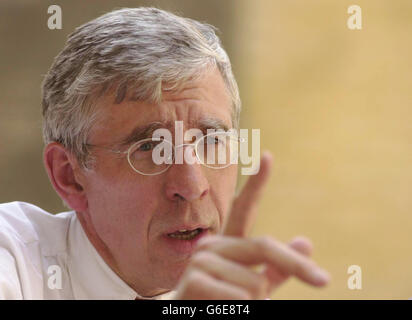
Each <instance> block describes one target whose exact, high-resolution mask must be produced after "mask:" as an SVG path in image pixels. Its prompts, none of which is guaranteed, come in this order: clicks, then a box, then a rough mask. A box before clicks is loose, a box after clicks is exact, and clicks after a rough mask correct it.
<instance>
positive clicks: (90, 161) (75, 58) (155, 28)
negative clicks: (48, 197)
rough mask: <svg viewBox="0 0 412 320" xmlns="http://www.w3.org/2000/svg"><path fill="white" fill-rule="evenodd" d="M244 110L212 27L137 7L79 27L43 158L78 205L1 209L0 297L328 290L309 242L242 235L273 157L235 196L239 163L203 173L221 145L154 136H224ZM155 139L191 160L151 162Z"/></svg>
mask: <svg viewBox="0 0 412 320" xmlns="http://www.w3.org/2000/svg"><path fill="white" fill-rule="evenodd" d="M239 113H240V99H239V93H238V89H237V85H236V81H235V79H234V77H233V74H232V71H231V65H230V61H229V59H228V57H227V55H226V53H225V51H224V50H223V48H222V47H221V45H220V41H219V39H218V37H217V36H216V35H215V32H214V29H213V28H212V27H211V26H209V25H206V24H201V23H199V22H197V21H194V20H191V19H185V18H182V17H178V16H175V15H173V14H171V13H168V12H165V11H162V10H159V9H154V8H138V9H121V10H117V11H113V12H110V13H108V14H105V15H103V16H101V17H99V18H97V19H95V20H93V21H90V22H88V23H86V24H85V25H82V26H80V27H79V28H77V29H76V30H75V31H74V32H73V33H72V34H71V35H70V36H69V38H68V41H67V44H66V46H65V47H64V49H63V50H62V52H61V53H60V54H59V55H58V56H57V57H56V59H55V61H54V63H53V65H52V67H51V68H50V70H49V72H48V74H47V75H46V77H45V80H44V84H43V116H44V131H43V132H44V139H45V143H46V147H45V150H44V163H45V167H46V170H47V173H48V176H49V178H50V181H51V183H52V185H53V187H54V189H55V190H56V192H57V193H58V194H59V196H60V197H61V198H62V199H63V200H64V202H65V204H66V205H67V206H69V207H70V208H71V209H72V210H73V211H70V212H65V213H61V214H58V215H51V214H48V213H46V212H44V211H42V210H41V209H39V208H37V207H35V206H33V205H30V204H27V203H21V202H14V203H7V204H2V205H0V262H1V263H0V297H1V298H3V299H161V298H176V299H264V298H267V297H268V296H269V294H270V293H271V292H272V291H273V290H274V289H275V288H276V287H278V286H279V285H280V284H281V283H282V282H283V281H285V280H286V279H287V278H288V277H289V276H290V275H293V276H296V277H298V278H299V279H300V280H302V281H304V282H306V283H308V284H310V285H313V286H323V285H325V284H326V283H327V282H328V274H327V273H326V272H325V271H323V270H322V269H320V268H319V267H318V266H317V265H316V264H315V263H314V262H312V261H311V260H310V259H309V258H308V256H309V255H310V252H311V245H310V243H309V241H308V240H306V239H303V238H297V239H295V240H294V241H292V242H291V243H290V244H289V245H285V244H282V243H280V242H278V241H276V240H274V239H272V238H270V237H263V238H246V237H245V236H246V235H247V233H248V231H249V229H250V227H251V224H252V223H253V220H254V219H255V216H256V205H257V201H258V198H259V196H260V194H261V193H262V188H263V186H264V184H265V182H266V181H267V179H268V176H269V171H270V166H271V158H270V155H269V154H265V155H264V156H263V157H262V159H261V164H260V171H259V173H258V174H256V175H254V176H251V178H250V179H249V180H248V182H247V184H246V186H245V187H244V189H243V191H242V192H241V193H240V195H239V196H238V197H237V198H236V199H235V200H234V201H233V199H234V192H235V186H236V180H237V169H238V166H237V165H236V164H233V163H230V164H229V165H223V166H220V167H219V166H217V167H213V166H207V165H205V164H206V163H205V162H204V155H203V156H202V155H201V152H200V151H201V148H199V145H200V144H199V141H202V143H201V145H202V146H203V143H207V144H209V142H210V141H211V142H212V143H211V145H212V147H213V145H214V144H215V143H216V142H219V141H218V140H216V139H215V138H213V139H212V140H210V139H203V138H201V137H200V138H199V139H189V141H187V140H186V139H185V141H184V142H185V143H179V144H178V145H176V143H173V142H172V141H168V140H166V139H161V140H159V139H157V140H156V139H155V138H154V134H155V133H156V131H157V130H158V129H168V130H169V132H177V131H176V130H175V129H176V127H177V124H182V127H183V129H184V130H188V129H198V130H200V131H201V132H203V133H205V134H207V133H208V132H209V131H208V130H211V129H214V130H216V131H217V132H221V133H222V130H223V133H222V134H224V133H225V132H227V131H228V130H229V129H237V128H238V123H239ZM219 130H220V131H219ZM176 134H177V133H174V134H173V135H176ZM219 134H220V133H219ZM207 136H209V135H207ZM209 137H210V136H209ZM212 137H214V136H212ZM169 140H170V139H169ZM159 141H162V142H167V143H170V144H174V146H173V148H172V150H173V154H172V156H173V157H172V158H173V159H175V158H176V157H177V154H178V152H179V150H184V155H185V157H184V161H183V162H182V163H175V162H172V163H170V162H167V163H160V164H159V163H154V160H153V154H154V153H155V150H156V147H155V145H156V144H157V142H159ZM190 142H193V143H190ZM208 150H209V149H208ZM191 158H192V159H191ZM191 160H193V161H191ZM256 265H262V266H263V269H260V270H257V269H256V268H255V269H253V268H252V267H253V266H256Z"/></svg>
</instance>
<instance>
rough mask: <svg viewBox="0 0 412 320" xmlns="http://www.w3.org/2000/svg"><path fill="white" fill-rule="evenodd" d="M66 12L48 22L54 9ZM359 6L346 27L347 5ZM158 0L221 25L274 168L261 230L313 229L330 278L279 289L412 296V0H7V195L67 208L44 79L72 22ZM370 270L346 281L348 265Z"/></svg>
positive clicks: (2, 122)
mask: <svg viewBox="0 0 412 320" xmlns="http://www.w3.org/2000/svg"><path fill="white" fill-rule="evenodd" d="M52 4H58V5H60V6H61V8H62V11H63V28H62V30H49V29H48V28H47V19H48V17H49V15H48V14H47V8H48V6H49V5H52ZM351 4H357V5H359V6H360V7H361V8H362V27H363V28H362V30H349V29H348V27H347V24H346V23H347V19H348V17H349V14H348V13H347V8H348V6H349V5H351ZM140 5H146V6H156V7H159V8H161V9H166V10H171V11H173V12H175V13H178V14H182V15H184V16H188V17H191V18H194V19H198V20H201V21H206V22H208V23H211V24H213V25H215V26H217V27H218V28H219V29H220V32H221V33H220V36H221V39H222V41H223V44H224V46H225V48H226V49H227V51H228V53H229V56H230V57H231V59H232V63H233V67H234V72H235V75H236V76H237V78H238V82H239V86H240V90H241V97H242V100H243V115H242V125H241V127H242V128H250V129H251V128H258V129H261V143H262V149H268V150H270V151H271V152H272V153H273V154H274V160H275V161H274V162H275V166H274V169H275V170H274V173H273V175H272V177H271V180H270V184H269V187H268V188H267V190H266V193H265V196H264V198H263V201H262V203H261V206H260V208H261V210H260V211H261V212H260V216H259V218H258V221H257V222H256V225H255V228H254V231H253V235H262V234H270V235H272V236H274V237H276V238H278V239H280V240H282V241H288V240H290V239H291V238H293V236H295V235H305V236H307V237H309V238H310V239H312V241H313V244H314V248H315V250H314V258H315V260H316V261H318V263H319V264H320V265H321V266H323V267H325V268H326V269H328V270H329V271H330V273H331V275H332V282H331V284H330V285H329V286H328V287H327V288H326V289H322V290H319V289H313V288H310V287H308V286H306V285H304V284H302V283H300V282H298V281H296V280H293V279H292V280H289V282H288V283H287V284H286V285H285V286H283V287H282V288H281V289H280V290H278V292H275V293H274V294H273V298H275V299H319V298H326V299H358V298H366V299H383V298H389V299H394V298H399V299H405V298H409V297H411V296H412V272H411V269H412V241H411V240H412V236H411V230H412V212H411V208H412V197H411V189H412V188H411V187H412V148H411V143H412V125H411V123H412V121H411V117H412V109H411V108H412V107H411V105H412V90H411V88H410V87H411V85H412V80H411V72H412V58H411V57H412V42H411V34H412V2H411V1H410V0H394V1H385V0H356V1H346V0H339V1H330V0H310V1H308V0H288V1H275V0H258V1H249V0H231V1H218V0H214V1H195V0H180V1H177V0H174V1H115V0H110V1H109V0H107V1H106V0H102V1H92V0H87V1H81V0H71V1H62V0H56V1H39V0H37V1H35V0H2V1H1V2H0V58H1V59H0V202H9V201H14V200H20V201H27V202H31V203H33V204H35V205H38V206H40V207H42V208H44V209H45V210H47V211H50V212H60V211H65V210H66V209H65V208H64V207H63V205H62V203H61V201H60V199H59V198H58V197H57V195H56V194H55V192H54V191H53V189H52V187H51V185H50V184H49V181H48V179H47V176H46V174H45V171H44V169H43V164H42V149H43V144H42V139H41V100H40V86H41V81H42V78H43V75H44V74H45V73H46V72H47V70H48V68H49V66H50V65H51V63H52V60H53V58H54V56H55V55H57V53H58V52H59V50H60V49H61V48H62V47H63V45H64V43H65V39H66V37H67V35H68V34H69V33H70V32H72V31H73V29H74V28H75V27H76V26H78V25H80V24H82V23H84V22H86V21H88V20H90V19H92V18H95V17H97V16H99V15H101V14H103V13H105V12H107V11H109V10H112V9H114V8H119V7H136V6H140ZM350 265H359V266H360V267H361V268H362V289H361V290H349V289H348V286H347V280H348V277H349V275H348V274H347V270H348V267H349V266H350Z"/></svg>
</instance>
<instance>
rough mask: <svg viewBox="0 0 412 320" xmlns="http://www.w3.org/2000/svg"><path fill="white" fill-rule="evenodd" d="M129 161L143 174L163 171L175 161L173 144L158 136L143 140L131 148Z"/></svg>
mask: <svg viewBox="0 0 412 320" xmlns="http://www.w3.org/2000/svg"><path fill="white" fill-rule="evenodd" d="M128 161H129V163H130V165H131V166H132V167H133V169H134V170H135V171H137V172H139V173H141V174H144V175H155V174H159V173H162V172H163V171H165V170H166V169H167V168H168V167H169V166H170V164H171V163H172V162H173V145H172V144H171V143H170V142H169V141H167V140H164V139H158V138H149V139H144V140H141V141H139V142H137V143H135V144H134V145H133V146H132V147H131V148H130V149H129V153H128Z"/></svg>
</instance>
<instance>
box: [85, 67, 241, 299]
mask: <svg viewBox="0 0 412 320" xmlns="http://www.w3.org/2000/svg"><path fill="white" fill-rule="evenodd" d="M112 101H113V97H109V96H108V97H106V98H104V100H103V101H102V103H101V104H100V106H99V107H101V108H102V121H100V122H99V123H98V124H97V125H96V126H95V127H94V128H93V129H92V132H91V135H90V139H89V143H90V144H93V145H97V146H105V147H109V148H112V149H116V148H118V149H121V150H122V151H126V150H127V149H128V147H129V146H130V145H131V144H132V143H133V141H135V140H136V141H137V140H140V139H142V138H146V137H145V136H142V135H141V134H138V135H137V136H136V137H133V135H131V134H132V133H133V132H135V133H136V132H140V131H141V130H140V129H142V128H144V127H146V126H148V125H150V124H152V123H163V124H164V126H162V127H163V128H167V129H169V130H170V131H171V133H172V136H173V138H174V137H175V134H174V125H175V121H182V122H183V125H184V130H187V129H190V128H199V129H201V130H203V131H205V130H206V129H207V128H205V127H204V126H203V125H204V124H205V123H208V122H211V123H221V124H223V125H225V126H226V127H227V128H231V127H232V119H231V114H232V103H231V99H230V96H229V94H228V92H227V89H226V87H225V84H224V82H223V79H222V77H221V75H220V73H219V71H218V70H217V69H215V70H214V71H211V72H210V73H208V74H207V75H205V76H204V77H202V78H200V79H199V80H196V81H192V82H190V83H188V84H187V85H186V86H185V88H184V90H183V91H181V92H179V93H171V92H164V93H163V101H162V103H161V104H160V105H152V104H149V103H145V102H140V101H139V102H134V101H133V102H131V101H127V99H125V100H124V102H122V103H121V104H113V103H112ZM168 125H171V127H169V126H168ZM136 128H139V129H137V130H136ZM150 136H151V135H150ZM150 136H149V137H150ZM125 141H126V142H127V143H129V144H128V145H122V142H125ZM173 142H174V141H173ZM185 142H186V143H187V142H191V141H185ZM127 143H126V144H127ZM92 154H93V156H94V157H95V158H96V163H95V166H94V169H93V171H91V172H83V173H82V180H83V181H82V184H83V187H84V190H85V193H86V196H87V200H88V210H87V212H84V213H81V214H82V215H83V216H84V217H85V220H86V221H87V224H86V226H87V228H88V229H89V231H90V229H91V231H92V232H90V233H91V234H95V235H96V236H95V237H96V239H94V240H95V241H98V242H100V243H101V244H103V245H102V246H100V247H101V248H104V250H105V251H106V252H105V254H108V255H109V256H111V260H112V262H114V265H112V267H113V268H114V269H115V270H116V271H117V272H118V273H119V274H120V275H121V276H122V278H123V279H124V280H125V281H126V282H127V283H128V284H129V285H131V286H132V287H134V288H135V289H139V290H140V293H142V294H144V293H146V294H150V293H151V290H158V289H161V288H164V289H170V288H173V286H175V285H176V282H177V280H178V279H179V277H180V276H181V274H182V272H183V270H184V267H185V266H186V265H187V262H188V258H189V257H190V256H191V253H192V251H193V247H194V245H195V244H196V242H197V240H198V239H200V238H201V237H202V236H205V235H206V234H216V233H218V232H219V230H220V229H221V228H222V225H223V223H224V221H225V219H226V216H227V214H228V211H229V209H230V205H231V201H232V198H233V195H234V191H235V186H236V177H237V166H236V165H231V166H229V167H227V168H224V169H219V170H216V169H212V168H207V167H205V166H202V165H201V164H199V163H195V164H188V163H186V162H184V164H172V165H171V167H170V168H169V169H168V170H167V171H166V172H164V173H162V174H159V175H155V176H144V175H141V174H139V173H137V172H135V171H133V170H132V168H131V167H130V166H129V164H128V162H127V158H126V156H125V155H123V156H119V155H117V154H115V153H111V152H108V151H107V150H104V149H101V148H93V149H92ZM196 228H201V233H200V234H199V235H198V236H197V237H195V238H194V239H193V240H181V239H176V238H173V237H170V234H171V233H173V232H175V231H178V230H183V229H186V230H193V229H196ZM90 233H89V234H90ZM154 292H155V291H153V292H152V293H154Z"/></svg>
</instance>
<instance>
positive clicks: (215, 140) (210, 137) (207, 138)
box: [205, 136, 219, 144]
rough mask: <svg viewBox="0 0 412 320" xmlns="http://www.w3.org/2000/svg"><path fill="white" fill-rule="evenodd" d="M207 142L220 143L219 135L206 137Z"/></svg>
mask: <svg viewBox="0 0 412 320" xmlns="http://www.w3.org/2000/svg"><path fill="white" fill-rule="evenodd" d="M205 143H206V144H217V143H219V137H218V136H208V137H206V139H205Z"/></svg>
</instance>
